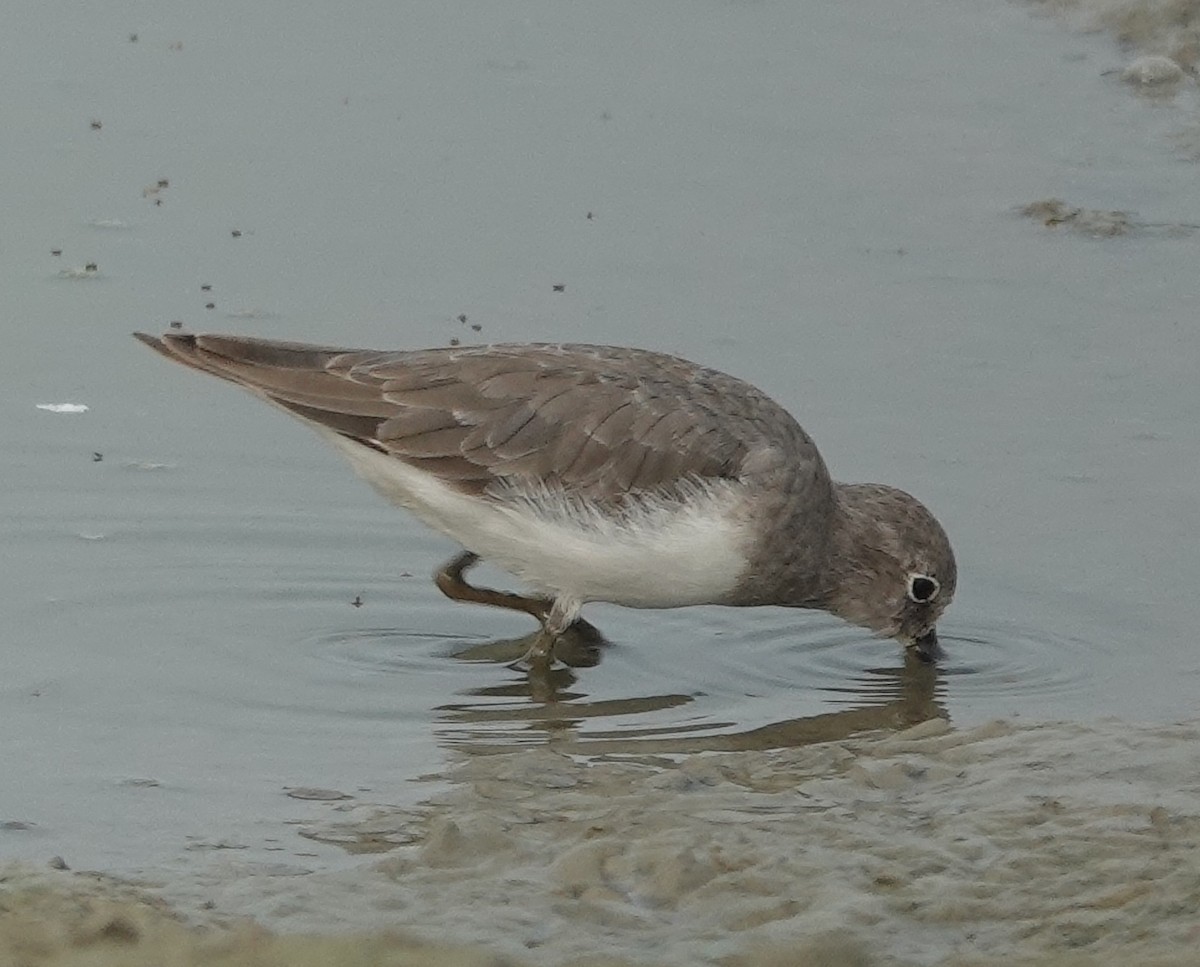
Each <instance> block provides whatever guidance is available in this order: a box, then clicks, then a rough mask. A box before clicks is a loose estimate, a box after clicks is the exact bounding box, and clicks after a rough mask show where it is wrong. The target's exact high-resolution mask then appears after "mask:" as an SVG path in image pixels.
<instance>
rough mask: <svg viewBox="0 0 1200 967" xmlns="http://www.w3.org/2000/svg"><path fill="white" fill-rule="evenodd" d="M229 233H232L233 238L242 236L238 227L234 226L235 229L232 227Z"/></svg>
mask: <svg viewBox="0 0 1200 967" xmlns="http://www.w3.org/2000/svg"><path fill="white" fill-rule="evenodd" d="M229 234H230V235H232V236H233V237H234V238H241V237H242V230H241V229H240V228H235V229H234V230H233V231H232V232H230V233H229Z"/></svg>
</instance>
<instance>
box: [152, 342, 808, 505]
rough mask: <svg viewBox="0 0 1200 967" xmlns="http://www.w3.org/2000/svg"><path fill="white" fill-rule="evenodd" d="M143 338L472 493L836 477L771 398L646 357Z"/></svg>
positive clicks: (624, 491)
mask: <svg viewBox="0 0 1200 967" xmlns="http://www.w3.org/2000/svg"><path fill="white" fill-rule="evenodd" d="M138 338H140V339H142V341H143V342H146V343H147V344H149V345H150V346H152V347H153V348H155V349H157V350H158V351H159V352H161V353H163V354H164V355H167V356H169V357H171V358H174V359H176V360H178V361H180V362H183V363H185V364H186V365H189V366H192V367H193V368H196V369H200V370H203V371H205V372H208V373H211V374H213V375H216V376H219V377H221V378H223V379H227V380H230V381H232V382H235V383H238V384H239V385H241V386H243V387H245V388H246V389H248V390H250V391H251V392H254V393H255V394H257V395H259V396H261V397H263V398H264V399H266V400H268V401H270V402H273V403H275V404H277V405H279V406H281V407H283V408H284V409H287V410H289V411H290V412H292V413H294V414H295V415H297V416H300V417H302V418H303V419H305V420H309V421H311V422H314V423H317V424H320V425H322V426H325V427H328V428H330V429H332V430H335V431H336V432H338V433H341V434H344V435H346V436H349V437H353V438H355V439H359V440H361V441H362V442H363V443H365V444H368V445H370V446H372V447H374V448H376V449H379V450H382V451H384V452H386V453H389V454H391V455H392V456H394V457H395V458H397V459H398V460H402V461H405V462H408V463H410V464H412V465H414V466H418V467H420V468H421V469H423V470H426V471H428V472H430V473H432V474H435V475H437V476H438V477H439V478H441V479H443V480H445V481H446V482H448V483H451V484H452V485H454V486H457V487H460V488H461V489H463V490H465V491H467V492H472V493H480V494H487V493H499V490H498V489H497V488H500V489H504V488H505V487H511V486H513V485H517V486H545V485H546V484H547V483H549V482H554V483H557V484H558V485H560V486H561V487H563V489H564V490H566V491H568V492H570V493H574V494H577V495H579V496H581V497H587V498H589V499H593V500H597V501H620V500H621V499H623V498H625V497H627V496H628V495H630V494H634V493H637V492H646V491H658V490H671V489H677V488H679V487H681V486H684V485H685V482H686V481H691V482H695V481H696V480H703V479H716V478H737V477H738V476H739V475H741V474H742V472H743V469H744V464H745V462H746V460H747V457H748V456H749V455H750V454H752V453H756V452H761V451H762V450H763V449H764V448H767V447H772V446H774V445H780V444H782V445H784V446H786V447H787V448H788V449H789V450H791V451H792V452H795V453H798V454H800V455H801V456H802V458H804V459H807V460H808V461H809V462H810V463H811V464H812V471H813V472H819V473H823V472H824V468H823V465H821V464H820V457H819V456H817V453H816V449H815V447H814V446H813V444H812V442H811V440H809V439H808V437H807V435H806V434H805V433H804V431H803V430H802V429H800V427H799V425H798V424H797V423H796V422H795V420H793V419H792V418H791V416H789V415H788V414H787V413H786V411H784V410H783V409H782V408H781V407H779V406H778V405H777V404H776V403H774V402H773V401H772V400H771V399H770V398H769V397H767V396H766V395H765V394H764V393H762V392H761V391H760V390H757V389H755V388H754V387H752V386H750V385H749V384H747V383H744V382H742V381H741V380H738V379H735V378H734V377H732V376H727V375H725V374H723V373H719V372H717V371H715V370H711V369H707V368H704V367H701V366H697V365H695V364H693V363H689V362H687V361H685V360H682V359H678V358H676V357H673V356H667V355H663V354H659V353H652V352H647V351H644V350H635V349H620V348H612V347H603V346H571V345H564V346H556V345H542V344H532V345H511V346H508V345H499V346H480V347H454V348H450V349H431V350H418V351H412V352H376V351H368V350H347V349H339V348H336V347H323V346H307V345H304V344H297V343H281V342H274V341H270V340H258V339H249V338H245V337H233V336H210V335H197V336H190V335H183V334H180V333H168V334H166V335H164V336H163V337H162V338H161V339H159V338H156V337H152V336H143V335H139V337H138Z"/></svg>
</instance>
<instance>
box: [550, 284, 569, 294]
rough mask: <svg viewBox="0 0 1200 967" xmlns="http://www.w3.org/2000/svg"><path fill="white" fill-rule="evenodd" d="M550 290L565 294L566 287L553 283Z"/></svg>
mask: <svg viewBox="0 0 1200 967" xmlns="http://www.w3.org/2000/svg"><path fill="white" fill-rule="evenodd" d="M551 288H553V289H554V291H555V292H566V291H567V287H566V285H565V284H564V283H562V282H555V283H554V285H553V286H552V287H551Z"/></svg>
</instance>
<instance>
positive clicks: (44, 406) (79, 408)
mask: <svg viewBox="0 0 1200 967" xmlns="http://www.w3.org/2000/svg"><path fill="white" fill-rule="evenodd" d="M37 408H38V409H39V410H45V411H46V412H47V413H86V412H87V411H88V406H87V404H86V403H38V404H37Z"/></svg>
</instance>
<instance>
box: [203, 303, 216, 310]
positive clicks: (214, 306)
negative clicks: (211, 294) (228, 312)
mask: <svg viewBox="0 0 1200 967" xmlns="http://www.w3.org/2000/svg"><path fill="white" fill-rule="evenodd" d="M216 307H217V304H216V303H215V302H206V303H204V308H205V309H215V308H216Z"/></svg>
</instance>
